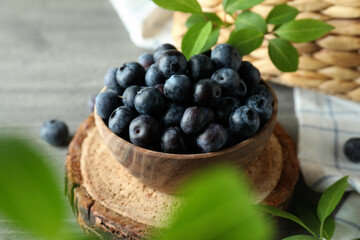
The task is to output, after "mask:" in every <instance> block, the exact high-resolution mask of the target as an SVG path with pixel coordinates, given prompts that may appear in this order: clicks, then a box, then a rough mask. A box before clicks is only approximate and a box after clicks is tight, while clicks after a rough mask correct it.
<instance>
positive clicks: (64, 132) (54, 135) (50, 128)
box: [40, 119, 69, 146]
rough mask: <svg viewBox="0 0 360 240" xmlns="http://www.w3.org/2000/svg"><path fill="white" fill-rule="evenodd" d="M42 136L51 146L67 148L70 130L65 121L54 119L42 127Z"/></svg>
mask: <svg viewBox="0 0 360 240" xmlns="http://www.w3.org/2000/svg"><path fill="white" fill-rule="evenodd" d="M40 135H41V137H42V139H44V140H45V141H46V142H48V143H49V144H51V145H54V146H65V145H66V143H67V141H68V139H69V129H68V127H67V125H66V124H65V123H64V122H63V121H60V120H56V119H53V120H49V121H46V122H45V123H44V124H43V125H42V127H41V130H40Z"/></svg>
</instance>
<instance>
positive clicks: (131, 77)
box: [116, 62, 145, 88]
mask: <svg viewBox="0 0 360 240" xmlns="http://www.w3.org/2000/svg"><path fill="white" fill-rule="evenodd" d="M144 77H145V69H144V67H143V66H141V65H140V63H138V62H128V63H125V64H123V65H122V66H121V67H119V69H118V70H117V72H116V80H117V82H118V84H119V85H120V87H123V88H127V87H129V86H131V85H139V86H142V85H144Z"/></svg>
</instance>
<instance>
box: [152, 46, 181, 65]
mask: <svg viewBox="0 0 360 240" xmlns="http://www.w3.org/2000/svg"><path fill="white" fill-rule="evenodd" d="M167 50H176V48H175V47H174V46H173V45H171V44H168V43H165V44H162V45H160V46H159V47H157V48H156V49H155V51H154V60H155V62H157V61H158V60H159V57H160V56H161V55H162V54H163V53H164V52H165V51H167Z"/></svg>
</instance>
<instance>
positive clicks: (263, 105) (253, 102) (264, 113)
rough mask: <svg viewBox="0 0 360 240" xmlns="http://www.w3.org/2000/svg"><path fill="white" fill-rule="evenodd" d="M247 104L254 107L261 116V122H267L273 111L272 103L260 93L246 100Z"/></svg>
mask: <svg viewBox="0 0 360 240" xmlns="http://www.w3.org/2000/svg"><path fill="white" fill-rule="evenodd" d="M246 106H248V107H250V108H252V109H254V110H255V111H256V112H257V113H258V114H259V117H260V124H261V125H263V124H264V123H266V122H267V121H268V120H269V119H270V117H271V114H272V112H273V107H272V105H271V104H270V103H269V102H268V100H266V98H265V97H263V96H260V95H253V96H251V97H249V98H248V99H247V100H246Z"/></svg>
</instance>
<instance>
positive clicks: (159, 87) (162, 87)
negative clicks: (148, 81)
mask: <svg viewBox="0 0 360 240" xmlns="http://www.w3.org/2000/svg"><path fill="white" fill-rule="evenodd" d="M154 87H155V88H157V89H158V90H159V91H160V92H161V93H162V95H164V96H165V94H164V84H156V85H155V86H154Z"/></svg>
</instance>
